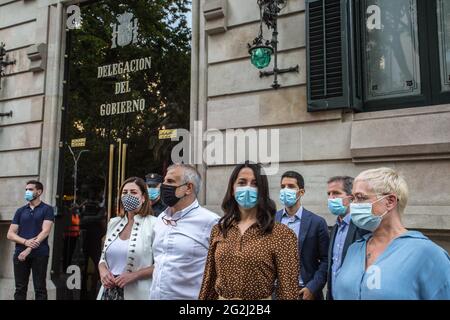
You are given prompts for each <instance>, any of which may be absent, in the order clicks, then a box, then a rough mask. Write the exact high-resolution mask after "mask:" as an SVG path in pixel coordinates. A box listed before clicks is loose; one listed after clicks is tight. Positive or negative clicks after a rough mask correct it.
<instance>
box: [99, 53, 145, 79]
mask: <svg viewBox="0 0 450 320" xmlns="http://www.w3.org/2000/svg"><path fill="white" fill-rule="evenodd" d="M151 67H152V58H151V57H145V58H140V59H134V60H131V61H125V62H118V63H113V64H108V65H104V66H100V67H98V68H97V78H98V79H100V78H108V77H112V76H116V75H121V74H126V73H130V72H138V71H143V70H148V69H151Z"/></svg>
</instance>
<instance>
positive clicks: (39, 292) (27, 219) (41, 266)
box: [7, 180, 54, 300]
mask: <svg viewBox="0 0 450 320" xmlns="http://www.w3.org/2000/svg"><path fill="white" fill-rule="evenodd" d="M43 191H44V187H43V185H42V183H40V182H39V181H36V180H31V181H28V182H27V184H26V187H25V200H26V201H28V204H27V205H25V206H23V207H21V208H19V209H18V210H17V211H16V214H15V215H14V218H13V220H12V223H11V226H10V227H9V230H8V235H7V238H8V239H9V240H11V241H14V242H15V243H16V250H15V252H14V257H13V262H14V278H15V282H16V292H15V293H14V299H15V300H26V298H27V289H28V281H29V278H30V272H31V271H32V272H33V285H34V291H35V297H36V300H47V288H46V274H47V264H48V257H49V252H50V249H49V246H48V241H47V238H48V235H49V234H50V231H51V228H52V225H53V221H54V214H53V208H52V207H51V206H49V205H47V204H45V203H44V202H42V201H41V199H40V197H41V195H42V193H43Z"/></svg>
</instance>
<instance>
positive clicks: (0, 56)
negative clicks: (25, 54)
mask: <svg viewBox="0 0 450 320" xmlns="http://www.w3.org/2000/svg"><path fill="white" fill-rule="evenodd" d="M5 56H6V49H5V44H4V43H3V42H2V43H0V80H1V79H2V77H3V76H5V70H4V68H5V67H6V66H8V65H10V64H15V63H16V60H12V61H5ZM0 84H1V82H0ZM0 89H1V86H0Z"/></svg>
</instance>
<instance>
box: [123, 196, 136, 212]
mask: <svg viewBox="0 0 450 320" xmlns="http://www.w3.org/2000/svg"><path fill="white" fill-rule="evenodd" d="M121 200H122V205H123V208H124V209H125V211H126V212H130V211H134V210H136V209H137V208H139V207H140V206H141V201H140V200H139V198H137V197H135V196H133V195H131V194H126V195H124V196H122V198H121Z"/></svg>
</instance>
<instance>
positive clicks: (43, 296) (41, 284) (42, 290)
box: [14, 256, 48, 300]
mask: <svg viewBox="0 0 450 320" xmlns="http://www.w3.org/2000/svg"><path fill="white" fill-rule="evenodd" d="M47 264H48V257H45V256H35V257H30V256H28V257H27V258H26V259H25V261H20V260H19V259H17V256H14V279H15V282H16V292H15V293H14V300H26V299H27V289H28V281H29V280H30V272H33V286H34V292H35V297H36V300H47V286H46V276H47Z"/></svg>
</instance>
